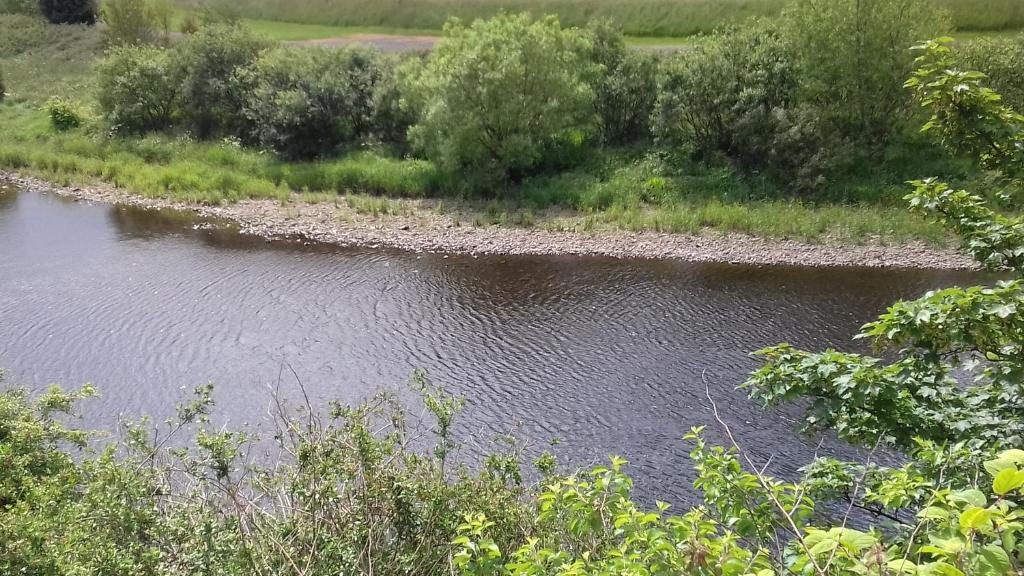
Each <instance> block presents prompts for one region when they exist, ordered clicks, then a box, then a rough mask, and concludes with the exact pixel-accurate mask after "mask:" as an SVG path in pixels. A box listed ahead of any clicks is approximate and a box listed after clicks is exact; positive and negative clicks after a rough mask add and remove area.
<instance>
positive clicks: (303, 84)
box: [240, 47, 390, 159]
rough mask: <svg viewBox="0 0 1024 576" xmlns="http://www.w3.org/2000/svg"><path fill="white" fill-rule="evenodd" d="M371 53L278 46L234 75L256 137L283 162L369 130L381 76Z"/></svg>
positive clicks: (377, 56) (325, 151) (326, 150)
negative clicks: (246, 91)
mask: <svg viewBox="0 0 1024 576" xmlns="http://www.w3.org/2000/svg"><path fill="white" fill-rule="evenodd" d="M382 61H383V55H382V54H380V53H379V52H378V51H376V50H371V49H368V48H361V47H349V48H345V49H342V50H309V49H304V48H291V49H289V48H283V49H278V50H272V51H269V52H266V53H264V55H263V56H262V57H260V59H259V60H257V61H256V62H255V63H254V64H253V65H252V66H251V67H249V68H246V69H245V70H243V71H242V72H241V73H240V79H241V81H242V82H243V83H244V84H245V85H247V86H252V89H251V92H250V95H249V98H248V99H247V102H246V105H245V115H246V118H247V119H248V120H249V122H250V123H251V124H252V126H253V134H254V135H255V136H256V139H257V140H258V141H259V142H260V143H262V144H263V145H265V146H269V147H271V148H273V149H274V150H276V151H277V152H278V153H280V154H282V155H283V156H286V157H288V158H293V159H296V158H314V157H318V156H323V155H327V154H331V153H334V152H336V151H337V150H338V148H339V147H340V146H342V145H343V144H346V143H352V142H354V141H356V140H357V139H359V138H363V137H366V136H367V134H369V133H370V132H371V131H372V128H373V126H372V124H373V119H374V104H375V99H374V96H375V93H376V88H377V86H378V85H380V83H381V80H382V79H383V78H384V76H385V74H386V73H387V72H390V70H386V69H385V68H384V67H383V66H382V65H381V62H382Z"/></svg>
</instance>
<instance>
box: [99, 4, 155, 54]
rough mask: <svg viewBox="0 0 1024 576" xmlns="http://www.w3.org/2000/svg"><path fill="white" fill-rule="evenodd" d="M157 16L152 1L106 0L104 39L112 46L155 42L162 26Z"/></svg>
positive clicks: (104, 7) (103, 13)
mask: <svg viewBox="0 0 1024 576" xmlns="http://www.w3.org/2000/svg"><path fill="white" fill-rule="evenodd" d="M157 16H158V14H157V11H156V8H155V3H154V2H152V1H151V0H104V1H103V10H102V13H101V17H102V19H103V23H104V24H106V26H107V27H106V28H105V29H104V30H103V38H104V40H105V41H106V42H107V44H108V45H112V46H118V45H121V44H144V43H147V42H153V41H154V40H156V38H157V35H158V28H159V26H160V24H159V23H158V21H157Z"/></svg>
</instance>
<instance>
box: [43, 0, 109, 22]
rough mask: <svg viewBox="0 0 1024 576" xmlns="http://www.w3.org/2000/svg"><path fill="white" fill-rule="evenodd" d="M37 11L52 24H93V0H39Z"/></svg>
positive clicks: (94, 14) (94, 19) (94, 8)
mask: <svg viewBox="0 0 1024 576" xmlns="http://www.w3.org/2000/svg"><path fill="white" fill-rule="evenodd" d="M39 11H40V12H42V13H43V16H45V17H46V19H47V20H49V21H50V22H52V23H53V24H95V23H96V1H95V0H39Z"/></svg>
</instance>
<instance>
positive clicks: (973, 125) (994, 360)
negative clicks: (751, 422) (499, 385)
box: [0, 42, 1024, 576]
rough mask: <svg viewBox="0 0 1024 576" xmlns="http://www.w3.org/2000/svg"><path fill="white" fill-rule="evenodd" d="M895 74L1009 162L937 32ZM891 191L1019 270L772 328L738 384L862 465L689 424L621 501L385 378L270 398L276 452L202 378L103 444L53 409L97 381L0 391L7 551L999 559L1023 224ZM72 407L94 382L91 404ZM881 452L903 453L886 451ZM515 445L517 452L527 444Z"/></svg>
mask: <svg viewBox="0 0 1024 576" xmlns="http://www.w3.org/2000/svg"><path fill="white" fill-rule="evenodd" d="M918 51H919V54H920V56H919V59H918V68H917V71H916V72H915V73H914V75H913V77H912V78H911V79H910V81H909V82H908V83H907V84H908V87H909V88H910V89H911V90H913V92H914V94H915V96H916V98H917V100H918V101H919V102H920V104H921V105H922V108H923V109H924V110H925V112H926V114H927V115H928V116H929V120H928V124H927V131H928V132H929V133H930V134H932V135H934V136H935V137H936V138H937V139H938V140H939V141H941V142H943V143H944V145H945V146H948V147H952V148H956V149H957V150H958V151H959V152H961V153H963V154H965V155H967V156H969V157H970V158H971V159H972V160H974V161H976V162H977V163H978V164H979V165H982V166H984V167H985V168H986V169H988V170H990V171H992V173H993V178H995V179H997V180H999V181H1004V182H1009V181H1013V180H1018V179H1019V178H1020V177H1021V174H1022V168H1024V155H1022V154H1021V149H1022V148H1021V146H1020V143H1021V141H1022V139H1024V116H1021V115H1019V114H1017V113H1016V112H1015V111H1014V110H1013V109H1012V108H1010V107H1008V106H1007V105H1006V104H1005V103H1004V102H1003V101H1002V100H1001V99H1000V98H999V96H998V95H997V94H996V93H995V92H993V91H992V90H991V89H989V88H988V87H986V86H985V85H984V82H983V77H982V76H980V75H978V74H976V73H973V72H968V71H964V70H962V69H960V68H958V67H957V65H956V62H955V61H954V59H953V53H952V51H951V50H950V48H949V47H948V45H946V44H944V43H942V42H929V43H927V44H925V45H922V46H920V47H919V49H918ZM912 187H913V190H912V192H911V194H909V195H908V196H907V199H908V201H909V203H910V206H911V207H912V208H913V209H914V210H916V211H918V212H921V213H923V214H924V215H925V216H927V217H930V218H935V219H937V220H939V221H941V222H942V223H944V224H945V225H947V226H949V227H950V228H951V229H952V230H953V231H954V232H955V233H956V234H957V235H958V236H959V237H960V238H961V240H962V242H963V246H964V248H965V249H966V250H968V251H969V252H970V253H971V254H972V255H973V256H975V257H976V258H977V260H978V261H979V263H981V264H982V265H983V266H984V267H986V268H987V269H989V270H992V271H995V272H999V273H1002V274H1005V275H1006V276H1008V277H1011V278H1013V279H1011V280H1007V281H1003V282H1000V283H999V284H997V285H995V286H990V287H973V288H950V289H945V290H941V291H937V292H932V293H928V294H926V295H925V296H923V297H922V298H920V299H917V300H913V301H906V302H898V303H896V304H894V305H893V306H892V307H890V308H889V309H888V311H887V312H886V313H885V314H883V315H882V316H881V317H879V319H878V320H876V321H875V322H872V323H870V324H868V325H866V326H864V328H863V329H862V333H861V335H860V337H861V338H864V339H868V340H870V341H871V342H872V343H873V344H874V346H875V347H876V348H877V349H878V350H879V352H881V353H882V354H881V358H874V357H870V356H865V355H860V354H849V353H842V352H837V351H832V350H829V351H825V352H820V353H819V352H806V351H801V350H797V349H795V348H793V347H791V346H788V345H784V344H783V345H779V346H775V347H771V348H767V349H765V350H762V351H760V352H758V353H757V354H758V356H759V357H760V358H762V359H763V360H764V365H763V367H762V368H760V369H758V370H757V371H756V372H754V373H753V374H752V375H751V376H750V378H749V380H748V381H747V382H746V383H745V384H744V386H745V387H746V388H747V389H748V390H750V393H751V395H752V397H754V398H755V399H758V400H761V401H764V402H766V403H769V404H771V403H779V402H794V401H801V402H800V406H802V407H803V409H804V410H805V413H804V417H803V424H804V429H805V431H807V432H813V433H818V432H822V431H825V430H831V431H834V433H836V434H837V435H838V436H839V437H840V438H841V439H843V440H846V441H848V442H851V443H853V444H856V445H858V446H861V447H863V448H865V450H867V451H868V452H867V453H868V456H867V457H866V459H865V460H864V461H860V462H846V461H840V460H837V459H835V458H830V457H828V456H823V457H819V458H816V459H815V460H813V461H812V462H809V463H807V465H806V466H805V467H804V468H803V469H802V476H801V477H800V478H799V479H795V480H794V479H789V480H782V479H777V478H772V477H770V476H769V475H768V473H767V470H768V469H769V467H770V459H769V461H767V462H765V461H763V460H760V459H758V458H757V457H756V456H754V455H753V451H748V450H746V449H745V447H743V446H741V445H740V444H739V443H737V442H736V440H735V438H734V437H733V435H732V434H731V433H730V431H729V429H728V426H727V425H726V424H725V422H724V421H723V420H722V419H721V418H719V416H718V411H717V406H716V404H715V401H714V398H712V397H711V395H710V393H708V408H709V410H710V414H709V420H713V421H714V423H715V425H717V426H719V427H720V428H721V431H722V433H723V436H724V438H726V439H727V440H728V441H729V445H728V446H725V447H718V446H714V445H712V444H711V443H709V441H708V440H707V438H706V436H705V431H704V429H703V428H697V429H694V430H693V431H692V432H691V433H690V434H688V435H687V438H686V441H687V442H688V443H689V445H690V446H691V453H690V455H691V458H692V460H693V463H694V467H695V470H696V473H697V479H696V481H695V484H694V488H695V489H696V490H697V491H698V492H699V494H700V496H701V498H702V500H703V502H702V504H701V505H699V506H696V507H694V508H692V509H689V510H678V511H676V510H674V509H672V507H670V506H669V505H668V504H663V503H656V504H653V505H643V504H640V503H637V502H636V501H634V500H633V498H632V481H631V479H630V478H629V476H628V475H627V473H626V470H627V468H626V463H625V462H624V461H623V460H622V459H620V458H615V457H613V458H611V461H610V463H609V465H608V466H603V467H598V468H596V469H593V470H590V471H572V470H563V469H562V468H561V467H560V466H559V464H558V462H557V461H556V460H555V459H554V457H553V456H552V455H551V454H549V453H546V452H542V453H539V454H537V453H528V452H527V451H526V450H525V448H524V446H523V445H521V444H519V443H516V442H515V441H513V440H511V439H502V441H501V443H500V446H502V447H503V448H500V449H496V450H495V451H494V452H493V453H492V454H491V455H489V456H487V457H485V458H483V459H482V460H480V461H475V462H465V461H462V460H460V458H459V453H460V452H459V442H460V439H459V438H456V437H455V436H453V435H452V432H451V431H452V423H453V422H454V420H455V419H456V418H458V415H459V413H460V411H461V410H462V409H463V404H464V402H463V400H461V399H459V398H453V397H451V396H450V395H448V394H446V393H445V392H444V390H443V389H441V388H438V387H434V386H432V385H431V384H430V383H429V381H428V380H427V379H426V377H425V375H423V374H416V375H415V376H414V379H413V382H414V387H415V389H416V390H417V391H418V392H419V394H420V396H421V398H422V400H423V404H424V407H425V412H424V413H425V414H427V415H428V416H429V420H428V421H425V422H423V421H420V420H417V419H415V418H412V417H410V416H409V414H408V413H407V412H406V411H405V410H404V409H403V408H402V407H401V405H400V404H399V403H398V402H397V401H396V400H395V399H394V398H393V397H391V396H382V397H380V398H377V399H374V400H372V401H370V402H368V403H366V404H363V405H360V406H357V407H346V406H340V405H332V406H331V407H330V409H329V410H328V411H326V412H321V411H318V410H316V409H312V408H309V407H308V405H307V407H306V408H300V409H296V408H294V407H292V406H290V405H289V404H288V403H286V402H285V401H283V400H280V399H279V402H278V403H277V404H276V406H275V409H274V410H273V414H274V417H275V420H274V421H275V424H276V426H275V428H274V431H273V439H274V441H275V442H276V444H277V445H278V446H279V447H280V454H281V457H280V460H277V461H271V462H269V463H267V462H263V463H260V462H259V461H258V460H257V459H254V458H251V457H250V454H249V451H250V450H251V449H252V447H253V445H254V444H253V442H255V440H254V438H253V437H252V436H251V435H250V434H249V433H242V432H237V431H231V430H224V429H222V428H217V427H215V426H213V425H212V424H210V422H209V420H208V418H209V415H210V411H211V409H212V403H211V394H212V388H211V387H210V386H203V387H200V388H198V389H197V390H196V391H195V396H194V397H193V398H190V399H187V401H185V402H183V403H182V404H180V405H179V406H178V408H177V418H175V419H173V420H171V421H168V422H167V423H166V424H165V425H162V426H153V425H152V423H150V422H147V421H140V422H133V423H125V424H124V425H123V427H122V429H121V433H120V434H119V435H118V436H116V437H114V438H107V439H106V440H107V441H106V442H97V438H96V437H95V436H91V435H90V434H88V433H86V432H83V431H81V430H76V429H73V428H72V427H70V425H69V420H68V418H67V415H68V414H70V413H72V412H73V411H74V410H75V409H76V405H78V404H79V403H81V402H87V401H88V398H89V397H90V396H92V395H93V394H95V390H94V389H92V388H91V387H87V388H84V389H81V390H79V391H76V392H71V393H67V392H63V391H61V390H60V389H57V388H53V389H50V390H49V391H47V392H45V393H43V394H40V395H36V396H33V395H30V394H28V393H27V392H25V391H22V390H18V389H8V390H7V391H5V392H3V393H0V458H3V462H4V466H3V467H0V570H2V571H3V572H4V573H10V574H107V575H125V576H128V575H132V576H139V575H142V576H147V575H157V574H159V575H166V576H184V575H191V574H195V575H206V574H211V573H213V574H224V575H235V574H237V575H243V574H245V575H249V574H277V575H300V574H301V575H307V576H316V575H320V574H323V575H327V574H339V573H341V574H367V575H369V574H385V575H390V574H395V575H398V574H402V575H435V574H459V575H461V576H470V575H472V576H493V575H510V576H512V575H514V576H526V575H567V574H576V575H580V576H590V575H593V576H597V575H602V576H611V575H637V576H639V575H664V576H670V575H677V574H698V575H706V576H748V575H750V576H770V575H776V574H777V575H783V574H785V575H794V576H796V575H803V576H808V575H810V576H833V575H835V576H854V575H858V576H863V575H865V574H877V575H879V576H881V575H894V574H906V575H910V576H964V575H979V576H1015V575H1017V574H1019V573H1020V570H1021V566H1024V538H1021V536H1022V532H1024V513H1022V508H1021V506H1022V505H1024V451H1022V450H1021V449H1020V446H1022V445H1024V394H1022V380H1021V378H1022V374H1024V363H1022V362H1024V360H1022V359H1024V354H1022V350H1021V346H1022V343H1024V322H1022V316H1021V314H1022V312H1021V311H1022V310H1024V290H1022V289H1024V287H1022V284H1021V280H1020V279H1019V277H1020V274H1021V273H1022V271H1024V220H1022V219H1021V218H1019V217H1018V218H1013V217H1007V216H1003V215H1000V214H998V213H996V212H995V211H993V210H992V209H991V208H990V207H989V205H988V203H987V202H986V200H985V199H984V196H988V193H987V191H986V192H985V193H983V194H976V193H972V192H969V191H967V190H965V189H958V188H954V187H951V186H950V185H949V184H947V183H945V182H942V181H940V180H938V179H927V180H920V181H917V182H914V183H913V184H912ZM86 406H87V404H86ZM881 449H890V450H896V451H899V452H901V453H902V454H903V456H904V457H905V458H904V459H902V460H901V461H900V462H899V463H898V464H894V465H891V466H888V465H883V464H879V463H878V462H877V459H876V458H875V456H876V454H877V451H878V450H881ZM528 461H532V462H531V463H530V464H527V462H528Z"/></svg>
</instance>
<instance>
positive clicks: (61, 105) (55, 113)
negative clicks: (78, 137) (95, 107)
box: [46, 96, 82, 132]
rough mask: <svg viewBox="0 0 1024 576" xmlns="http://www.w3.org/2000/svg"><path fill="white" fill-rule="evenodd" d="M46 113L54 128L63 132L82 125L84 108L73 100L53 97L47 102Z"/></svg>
mask: <svg viewBox="0 0 1024 576" xmlns="http://www.w3.org/2000/svg"><path fill="white" fill-rule="evenodd" d="M46 114H47V115H48V116H49V117H50V125H51V126H53V129H54V130H57V131H59V132H63V131H65V130H72V129H74V128H78V127H79V126H81V125H82V109H81V108H80V107H79V106H78V104H77V103H75V102H74V101H72V100H68V99H66V98H60V97H56V96H55V97H53V98H51V99H50V101H49V102H47V103H46Z"/></svg>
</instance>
